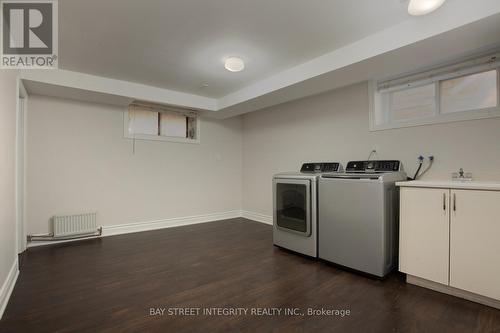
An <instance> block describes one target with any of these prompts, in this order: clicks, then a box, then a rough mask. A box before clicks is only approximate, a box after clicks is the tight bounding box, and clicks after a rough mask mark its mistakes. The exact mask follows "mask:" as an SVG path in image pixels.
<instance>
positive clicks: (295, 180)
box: [273, 163, 342, 257]
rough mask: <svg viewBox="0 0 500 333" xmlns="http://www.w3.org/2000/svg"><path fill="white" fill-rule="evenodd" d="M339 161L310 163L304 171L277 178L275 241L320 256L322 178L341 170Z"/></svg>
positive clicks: (278, 175) (274, 214) (311, 255)
mask: <svg viewBox="0 0 500 333" xmlns="http://www.w3.org/2000/svg"><path fill="white" fill-rule="evenodd" d="M341 168H342V167H341V165H340V164H339V163H306V164H304V165H303V166H302V169H301V172H286V173H279V174H276V175H274V177H273V243H274V245H276V246H279V247H281V248H284V249H287V250H291V251H294V252H297V253H300V254H304V255H307V256H310V257H317V246H318V230H317V225H318V214H317V206H318V187H317V185H318V179H319V177H320V176H321V175H322V174H326V173H330V174H335V173H338V172H340V171H341Z"/></svg>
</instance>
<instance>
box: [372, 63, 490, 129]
mask: <svg viewBox="0 0 500 333" xmlns="http://www.w3.org/2000/svg"><path fill="white" fill-rule="evenodd" d="M497 59H498V58H497V57H496V56H491V55H490V56H487V57H482V58H477V59H474V60H470V61H467V62H463V63H460V64H455V65H452V66H446V67H441V68H437V69H434V70H432V71H426V72H422V73H417V74H413V75H411V76H406V77H400V78H397V79H392V80H386V81H381V82H372V83H371V85H370V94H371V98H372V100H371V102H372V103H371V107H370V129H371V130H382V129H390V128H399V127H408V126H418V125H425V124H435V123H444V122H452V121H461V120H471V119H483V118H491V117H500V105H499V95H500V88H499V82H500V74H499V72H500V70H499V67H500V61H498V60H497Z"/></svg>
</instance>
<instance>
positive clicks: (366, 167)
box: [345, 160, 401, 173]
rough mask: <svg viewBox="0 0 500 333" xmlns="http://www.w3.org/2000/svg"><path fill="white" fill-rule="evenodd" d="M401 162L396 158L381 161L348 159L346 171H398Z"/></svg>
mask: <svg viewBox="0 0 500 333" xmlns="http://www.w3.org/2000/svg"><path fill="white" fill-rule="evenodd" d="M400 167H401V162H400V161H396V160H381V161H350V162H349V163H347V166H346V169H345V170H346V172H359V173H374V172H396V171H399V170H400Z"/></svg>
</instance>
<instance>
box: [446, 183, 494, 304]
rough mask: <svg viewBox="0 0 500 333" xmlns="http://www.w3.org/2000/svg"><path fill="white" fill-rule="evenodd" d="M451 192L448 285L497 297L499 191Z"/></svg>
mask: <svg viewBox="0 0 500 333" xmlns="http://www.w3.org/2000/svg"><path fill="white" fill-rule="evenodd" d="M451 196H452V202H451V204H452V207H451V208H452V210H451V224H450V229H451V230H450V231H451V232H450V235H451V236H450V238H451V240H450V285H451V286H452V287H456V288H460V289H463V290H467V291H470V292H473V293H476V294H479V295H483V296H487V297H491V298H495V299H500V192H492V191H471V190H453V191H452V192H451Z"/></svg>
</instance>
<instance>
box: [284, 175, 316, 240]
mask: <svg viewBox="0 0 500 333" xmlns="http://www.w3.org/2000/svg"><path fill="white" fill-rule="evenodd" d="M308 191H309V185H308V184H307V185H306V184H290V183H277V184H276V222H277V224H278V227H280V228H282V229H288V230H293V231H295V232H299V233H304V234H307V233H309V230H310V228H308V227H309V226H308V224H309V211H308V210H309V202H308V201H309V193H308Z"/></svg>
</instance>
